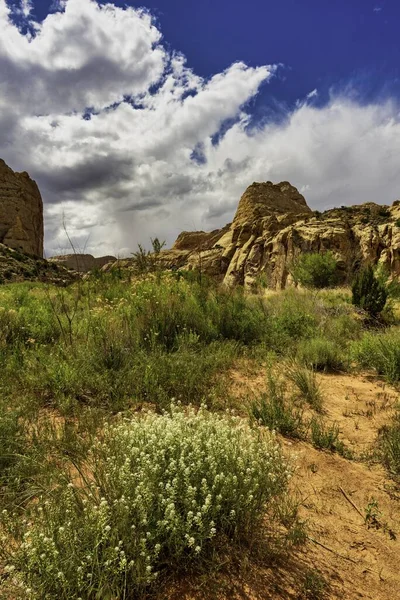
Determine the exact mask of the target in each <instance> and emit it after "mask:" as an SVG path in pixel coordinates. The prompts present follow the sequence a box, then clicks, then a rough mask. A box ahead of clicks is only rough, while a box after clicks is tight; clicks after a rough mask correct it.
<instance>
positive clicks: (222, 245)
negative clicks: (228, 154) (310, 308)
mask: <svg viewBox="0 0 400 600" xmlns="http://www.w3.org/2000/svg"><path fill="white" fill-rule="evenodd" d="M326 250H330V251H332V252H333V253H334V254H335V256H336V258H337V260H338V266H339V269H340V270H341V272H342V278H343V280H345V279H346V278H348V277H350V276H351V274H352V273H353V272H354V270H356V269H357V268H358V266H359V265H360V264H361V263H362V264H368V263H370V264H377V263H380V264H382V265H384V266H385V267H386V268H387V269H388V270H390V272H391V273H392V274H393V276H396V277H399V276H400V201H397V202H394V204H393V205H392V206H391V207H388V206H383V205H378V204H373V203H368V204H363V205H359V206H350V207H342V208H340V209H332V210H328V211H326V212H325V213H322V214H321V213H318V212H317V211H315V212H313V211H312V210H311V209H310V208H309V207H308V206H307V203H306V201H305V199H304V197H303V196H302V195H301V194H300V193H299V192H298V190H297V189H296V188H295V187H293V186H292V185H290V184H289V183H288V182H282V183H279V184H277V185H274V184H273V183H271V182H267V183H253V184H252V185H251V186H250V187H249V188H248V189H247V190H246V191H245V193H244V194H243V196H242V198H241V200H240V202H239V206H238V209H237V212H236V215H235V218H234V220H233V222H232V224H230V225H227V226H226V227H224V228H223V229H221V230H217V231H213V232H211V233H204V232H192V233H182V234H181V235H180V236H179V237H178V239H177V241H176V243H175V245H174V246H173V248H172V249H171V250H166V251H163V252H161V254H160V262H161V264H162V265H163V266H165V267H167V268H180V269H195V268H197V269H201V270H202V271H203V272H204V273H207V274H210V275H212V276H216V277H219V278H220V279H221V280H222V281H224V282H225V283H226V284H228V285H232V284H235V283H236V284H242V285H245V286H246V287H251V286H252V285H253V284H254V283H255V282H256V280H257V278H258V277H259V276H260V275H261V274H263V276H264V278H265V279H266V282H267V284H268V286H269V287H271V288H275V289H281V288H284V287H285V286H286V285H288V284H290V283H291V276H290V265H291V263H292V262H293V260H294V259H295V258H296V257H297V256H298V255H299V254H301V253H303V252H323V251H326Z"/></svg>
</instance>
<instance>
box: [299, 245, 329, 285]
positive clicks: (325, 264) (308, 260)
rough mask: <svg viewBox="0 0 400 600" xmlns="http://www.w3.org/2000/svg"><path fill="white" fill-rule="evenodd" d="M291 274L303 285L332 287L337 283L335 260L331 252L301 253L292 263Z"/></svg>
mask: <svg viewBox="0 0 400 600" xmlns="http://www.w3.org/2000/svg"><path fill="white" fill-rule="evenodd" d="M291 274H292V277H293V279H294V280H295V282H296V283H300V284H301V285H302V286H304V287H308V288H315V289H322V288H326V287H332V286H333V285H335V284H336V283H337V261H336V259H335V257H334V256H333V254H332V252H325V253H324V254H319V253H318V252H312V253H311V252H310V253H307V254H301V255H300V256H299V258H298V259H297V260H296V261H295V262H294V263H293V266H292V269H291Z"/></svg>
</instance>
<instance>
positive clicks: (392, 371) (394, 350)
mask: <svg viewBox="0 0 400 600" xmlns="http://www.w3.org/2000/svg"><path fill="white" fill-rule="evenodd" d="M352 351H353V355H354V358H355V359H356V360H357V361H358V362H359V363H360V365H361V366H362V367H366V368H369V369H374V370H375V371H376V372H377V373H378V374H379V375H383V376H384V377H386V379H387V380H388V381H390V382H391V383H397V382H398V381H400V328H398V327H393V328H390V329H388V330H386V331H384V332H382V333H372V332H368V333H365V334H364V336H363V337H362V338H361V340H360V341H359V342H355V343H354V345H353V348H352Z"/></svg>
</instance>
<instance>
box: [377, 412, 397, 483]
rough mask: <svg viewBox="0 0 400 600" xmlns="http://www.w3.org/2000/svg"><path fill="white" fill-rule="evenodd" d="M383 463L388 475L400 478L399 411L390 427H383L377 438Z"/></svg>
mask: <svg viewBox="0 0 400 600" xmlns="http://www.w3.org/2000/svg"><path fill="white" fill-rule="evenodd" d="M379 445H380V450H381V454H382V459H383V463H384V464H385V466H386V467H387V468H388V470H389V471H390V473H391V474H392V475H393V476H394V477H396V478H397V479H399V478H400V411H397V412H396V414H395V416H394V418H393V420H392V422H391V423H390V425H387V426H385V427H384V428H383V429H382V430H381V432H380V436H379Z"/></svg>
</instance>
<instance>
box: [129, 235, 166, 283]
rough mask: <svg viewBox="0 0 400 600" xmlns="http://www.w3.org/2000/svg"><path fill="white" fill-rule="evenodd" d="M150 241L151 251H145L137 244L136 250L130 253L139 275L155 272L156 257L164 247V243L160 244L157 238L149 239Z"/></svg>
mask: <svg viewBox="0 0 400 600" xmlns="http://www.w3.org/2000/svg"><path fill="white" fill-rule="evenodd" d="M150 241H151V245H152V251H151V250H146V249H145V248H144V247H143V246H142V245H141V244H138V250H137V251H136V252H132V256H133V259H134V261H135V267H136V269H137V271H138V272H139V273H140V274H143V273H151V272H152V271H155V270H156V267H157V258H158V255H159V254H160V252H161V250H162V249H163V248H164V246H165V242H161V241H160V240H159V239H158V238H157V237H156V238H154V240H153V239H151V238H150Z"/></svg>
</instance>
